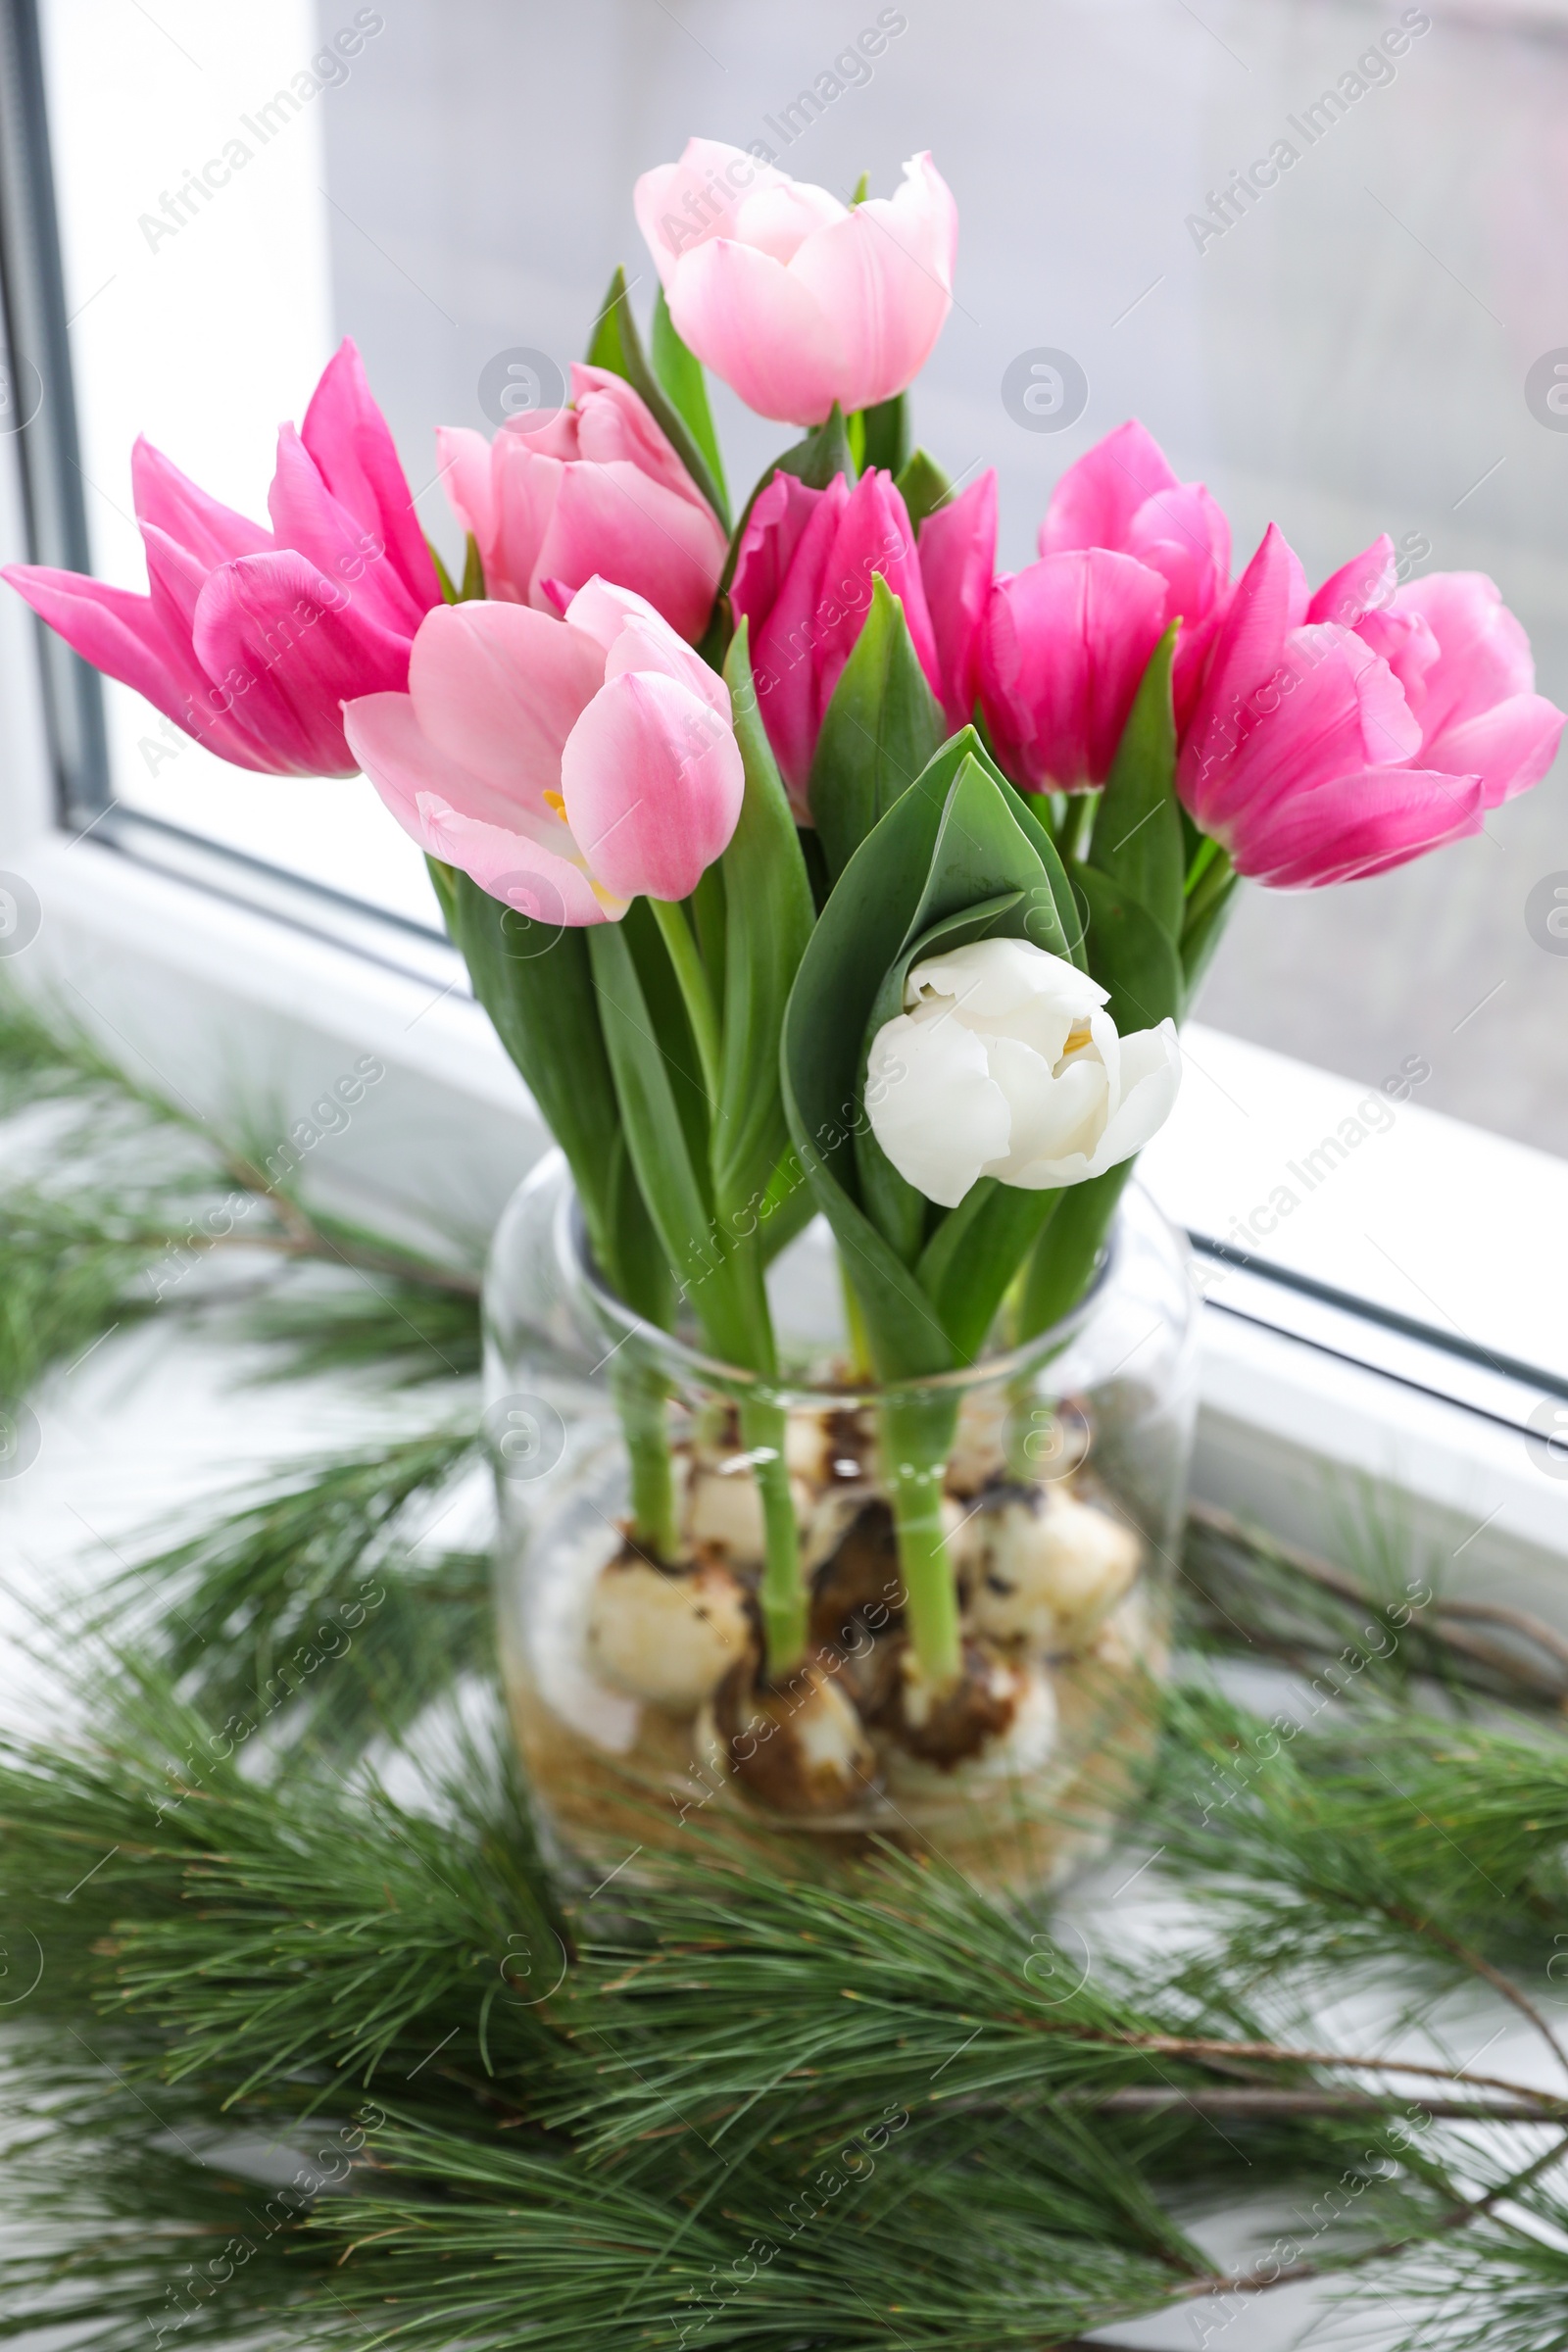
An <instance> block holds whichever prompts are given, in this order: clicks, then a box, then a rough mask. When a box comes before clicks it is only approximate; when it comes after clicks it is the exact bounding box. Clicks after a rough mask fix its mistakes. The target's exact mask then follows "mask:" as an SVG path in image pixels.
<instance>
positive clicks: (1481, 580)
mask: <svg viewBox="0 0 1568 2352" xmlns="http://www.w3.org/2000/svg"><path fill="white" fill-rule="evenodd" d="M1308 618H1309V619H1312V620H1317V619H1323V618H1333V619H1336V620H1339V621H1341V622H1342V623H1343V624H1344V625H1345V626H1346V627H1347V628H1353V629H1354V631H1355V633H1356V635H1357V636H1358V637H1360V638H1361V639H1362V640H1363V641H1364V642H1365V643H1366V644H1368V645H1370V646H1371V647H1372V649H1373V651H1374V652H1375V653H1379V654H1381V655H1382V656H1383V658H1384V659H1385V661H1386V662H1388V663H1389V665H1390V667H1391V668H1392V669H1393V671H1394V673H1395V675H1396V676H1397V678H1398V680H1399V683H1400V685H1401V686H1402V687H1403V688H1404V695H1405V700H1406V701H1407V702H1408V704H1409V706H1410V709H1411V711H1412V712H1413V714H1414V716H1415V718H1416V720H1417V721H1418V723H1419V725H1420V728H1421V748H1420V751H1419V753H1418V755H1417V756H1418V758H1419V760H1421V763H1422V765H1423V766H1426V767H1431V768H1437V769H1441V770H1442V771H1443V772H1444V773H1445V774H1446V775H1450V776H1467V775H1474V776H1476V777H1478V778H1479V780H1480V784H1481V800H1482V806H1483V807H1484V808H1487V809H1495V808H1496V807H1497V806H1498V804H1499V803H1500V802H1502V801H1511V800H1512V799H1513V798H1514V796H1515V794H1516V793H1521V792H1527V791H1528V790H1529V788H1530V786H1531V785H1532V784H1539V783H1540V781H1541V779H1542V777H1543V776H1544V774H1545V772H1546V770H1547V768H1548V767H1549V766H1550V765H1551V762H1552V760H1553V758H1554V757H1555V755H1556V750H1557V742H1558V738H1559V737H1560V735H1561V733H1562V729H1563V713H1562V712H1561V711H1559V710H1558V709H1557V707H1556V705H1555V704H1554V703H1549V702H1547V700H1546V698H1545V696H1544V695H1541V694H1537V693H1536V691H1535V685H1536V665H1535V662H1533V661H1532V659H1531V655H1530V640H1529V638H1528V637H1527V636H1526V635H1525V632H1524V630H1523V628H1522V627H1521V625H1520V623H1519V622H1518V621H1517V620H1516V619H1515V617H1514V615H1513V614H1512V613H1510V612H1509V611H1508V609H1507V607H1506V605H1504V603H1503V601H1502V597H1501V594H1500V592H1499V590H1498V589H1497V587H1496V584H1495V581H1492V580H1489V579H1488V578H1487V576H1486V574H1485V573H1484V572H1479V571H1438V572H1433V573H1432V574H1431V575H1430V576H1429V577H1428V578H1426V579H1424V580H1414V581H1412V582H1411V583H1410V584H1409V586H1408V587H1404V588H1400V587H1399V586H1398V585H1397V571H1396V567H1395V553H1394V545H1393V542H1392V541H1391V540H1390V539H1389V538H1388V537H1387V535H1385V536H1384V537H1382V538H1380V539H1376V540H1374V541H1373V543H1372V545H1371V546H1370V547H1369V548H1368V549H1367V550H1366V553H1365V554H1364V555H1361V556H1357V557H1356V558H1355V560H1354V562H1353V563H1350V564H1346V565H1345V566H1344V568H1343V569H1342V570H1340V571H1337V572H1336V573H1335V574H1334V576H1333V578H1332V579H1330V580H1327V581H1325V582H1324V584H1323V586H1322V587H1321V588H1320V589H1319V590H1318V592H1317V594H1316V596H1315V597H1314V598H1313V599H1312V605H1311V610H1310V612H1309V614H1308Z"/></svg>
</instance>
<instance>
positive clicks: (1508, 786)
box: [1421, 694, 1565, 809]
mask: <svg viewBox="0 0 1568 2352" xmlns="http://www.w3.org/2000/svg"><path fill="white" fill-rule="evenodd" d="M1564 723H1565V722H1564V717H1563V713H1562V712H1561V711H1559V710H1558V708H1557V706H1556V704H1555V703H1549V702H1547V700H1546V698H1545V696H1544V694H1515V695H1510V696H1509V698H1508V700H1507V701H1506V702H1502V703H1495V704H1494V705H1493V707H1492V709H1491V710H1490V711H1477V712H1476V714H1475V716H1474V717H1473V718H1464V719H1459V720H1457V721H1456V722H1455V723H1454V724H1453V725H1452V726H1448V727H1445V728H1444V729H1443V731H1442V733H1441V734H1440V735H1439V736H1438V737H1437V739H1436V741H1435V742H1432V743H1426V744H1423V745H1422V747H1421V757H1422V759H1423V760H1425V761H1426V762H1427V764H1428V765H1429V766H1431V767H1435V768H1441V769H1443V770H1444V771H1446V773H1447V774H1449V775H1455V776H1458V775H1475V776H1479V777H1480V779H1481V793H1482V799H1483V802H1484V803H1485V806H1486V807H1487V808H1489V809H1495V808H1496V807H1497V806H1498V805H1499V804H1500V803H1501V802H1503V801H1511V800H1512V799H1513V798H1514V797H1515V795H1516V794H1518V793H1521V792H1528V791H1529V789H1530V787H1531V785H1532V784H1539V783H1540V781H1541V779H1542V777H1543V776H1544V774H1545V772H1546V770H1547V768H1549V767H1550V765H1551V763H1552V761H1553V760H1554V759H1555V758H1556V756H1557V745H1558V743H1559V741H1560V740H1561V737H1562V731H1563V726H1564Z"/></svg>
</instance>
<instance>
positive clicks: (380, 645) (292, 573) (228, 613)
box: [191, 549, 409, 776]
mask: <svg viewBox="0 0 1568 2352" xmlns="http://www.w3.org/2000/svg"><path fill="white" fill-rule="evenodd" d="M191 639H192V644H193V645H194V647H195V652H196V658H197V660H198V661H199V662H201V665H202V667H203V668H204V669H205V670H206V671H207V673H208V675H209V676H210V677H211V678H213V679H214V680H215V681H217V682H218V683H219V684H220V685H221V686H222V687H223V688H224V689H225V690H227V691H230V692H232V694H233V695H234V697H235V698H236V702H237V703H238V706H239V707H240V708H241V709H242V710H243V712H244V723H245V725H246V727H247V728H248V729H249V730H251V731H253V732H254V733H256V734H258V735H261V736H263V737H265V739H266V741H267V742H268V743H269V744H271V745H275V746H276V748H277V750H278V753H279V756H280V757H287V758H289V759H291V760H292V762H293V764H294V765H295V766H297V767H298V768H299V769H300V770H301V772H302V773H304V774H307V775H323V776H329V775H349V774H352V772H353V767H354V762H353V760H352V759H351V758H350V756H349V751H348V746H347V743H346V741H345V739H344V734H343V721H342V714H341V710H340V705H341V703H342V702H343V701H344V700H345V699H346V698H347V697H349V696H352V695H357V694H362V693H364V692H365V691H366V689H367V687H368V688H369V689H370V690H371V691H372V692H376V691H382V690H391V691H395V690H396V689H398V688H399V687H401V686H403V685H404V684H405V683H406V682H407V678H408V664H409V641H408V639H407V637H404V636H402V635H400V634H398V633H396V632H395V631H393V630H391V629H386V628H383V627H381V626H380V625H379V623H377V622H376V621H374V620H373V619H371V618H370V617H369V616H368V614H367V613H364V612H363V611H362V610H361V609H360V608H359V607H358V606H357V605H355V604H353V603H352V602H351V600H350V598H349V596H348V593H347V591H346V590H345V589H342V588H340V587H338V586H336V585H335V584H334V583H333V582H332V581H330V580H328V579H325V578H323V576H322V574H321V573H320V572H319V571H318V570H317V568H316V566H315V565H314V564H310V563H308V562H307V560H306V559H305V557H303V556H300V555H296V554H295V553H294V552H293V551H292V550H291V549H279V550H278V552H277V553H276V554H275V555H269V556H242V557H240V558H239V560H238V561H237V562H236V563H233V564H224V565H223V566H222V567H221V569H220V570H218V571H215V572H214V573H213V574H212V577H211V578H210V579H209V580H208V582H207V585H206V587H205V588H204V589H203V590H202V593H201V596H200V598H199V600H198V602H197V606H196V616H195V621H194V624H193V627H192V631H191Z"/></svg>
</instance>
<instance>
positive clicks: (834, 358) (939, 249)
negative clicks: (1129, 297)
mask: <svg viewBox="0 0 1568 2352" xmlns="http://www.w3.org/2000/svg"><path fill="white" fill-rule="evenodd" d="M632 201H633V204H634V206H635V208H636V213H637V225H638V227H639V228H640V229H641V230H642V232H643V235H644V237H645V238H646V239H647V242H648V248H649V251H650V252H651V253H652V255H653V257H654V266H655V268H656V269H657V270H658V271H659V275H660V279H661V282H662V285H663V289H664V298H665V300H666V301H667V302H668V304H669V315H670V317H671V319H673V321H674V323H675V326H676V328H677V329H678V331H679V333H680V334H681V336H682V337H683V338H684V340H685V342H686V343H687V344H688V345H689V346H690V348H691V349H692V350H693V351H694V352H695V353H696V354H697V357H698V358H699V359H700V360H701V361H702V362H703V364H704V365H705V367H709V368H712V370H713V373H714V374H715V375H718V376H722V377H723V379H724V381H725V383H727V384H728V385H730V386H731V387H732V389H733V390H734V391H736V392H738V393H739V394H740V397H741V399H742V400H744V401H745V403H746V405H747V407H748V408H751V409H755V410H756V411H757V413H758V415H759V416H760V417H774V418H776V419H777V420H778V421H779V422H781V423H786V424H820V423H821V422H822V420H823V418H824V417H826V416H827V414H828V412H829V410H830V409H831V408H832V406H833V403H834V402H835V401H837V402H838V404H839V406H840V407H841V408H842V409H843V410H844V411H845V413H846V415H848V414H849V413H850V412H851V411H852V410H855V409H867V408H871V407H873V406H874V405H875V404H876V403H877V402H878V401H883V400H891V399H892V398H893V396H894V394H895V393H898V392H902V391H903V390H904V388H905V386H906V385H907V383H909V382H910V381H911V380H912V379H913V378H914V377H915V376H916V375H918V373H919V372H920V369H921V368H923V367H924V366H925V363H926V361H927V360H928V359H929V357H930V355H931V348H932V345H933V344H934V343H935V342H936V339H937V337H938V335H939V334H940V333H941V331H942V326H943V322H944V320H945V319H946V318H947V316H948V312H949V311H950V309H951V308H952V305H953V265H954V258H955V254H956V247H957V239H958V215H957V208H956V205H955V204H954V201H953V196H952V192H951V190H950V189H949V188H948V186H947V184H946V182H945V181H944V180H943V178H942V176H941V174H940V173H939V172H938V171H937V170H936V167H935V166H934V165H933V163H932V161H931V158H930V156H929V155H917V156H913V157H911V159H910V161H909V162H908V163H907V164H906V165H905V167H904V181H903V184H902V186H901V187H900V188H899V191H898V193H897V194H896V195H895V196H892V197H877V196H873V197H870V198H868V199H867V201H866V202H865V203H863V204H858V205H846V204H841V203H840V201H839V199H838V198H837V197H836V196H830V195H829V194H828V191H827V190H826V189H825V188H816V187H812V186H810V185H809V182H807V181H805V180H795V179H791V178H790V176H789V174H788V172H780V171H778V170H777V169H776V167H775V166H773V165H772V164H766V163H761V162H760V161H759V160H758V159H757V157H756V156H754V155H750V154H748V153H747V152H746V150H745V149H744V148H741V147H726V146H725V145H724V144H723V142H722V141H721V140H719V139H691V140H689V141H688V142H687V146H686V152H685V154H684V155H683V156H682V157H681V159H680V161H679V163H675V164H661V165H659V166H658V167H657V169H656V170H654V171H652V172H644V173H643V175H642V177H641V178H640V179H639V180H638V182H637V185H636V188H635V190H634V192H633V198H632Z"/></svg>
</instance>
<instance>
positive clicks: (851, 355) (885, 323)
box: [718, 154, 958, 424]
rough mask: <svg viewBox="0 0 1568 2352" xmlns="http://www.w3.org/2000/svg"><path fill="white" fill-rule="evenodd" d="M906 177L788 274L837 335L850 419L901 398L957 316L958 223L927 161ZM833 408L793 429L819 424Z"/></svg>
mask: <svg viewBox="0 0 1568 2352" xmlns="http://www.w3.org/2000/svg"><path fill="white" fill-rule="evenodd" d="M904 174H905V175H904V180H903V183H902V185H901V186H900V188H899V190H898V192H897V194H896V195H894V196H892V197H881V196H873V197H871V198H869V199H868V200H867V201H866V202H865V203H864V204H858V205H857V206H856V207H855V210H854V211H853V212H852V213H849V214H847V215H846V216H845V218H844V219H843V220H842V221H835V222H834V223H833V224H832V225H831V226H829V227H826V228H819V229H818V230H816V232H815V233H814V234H813V235H811V236H809V237H808V238H807V239H806V241H805V242H804V244H802V245H801V247H800V249H799V251H798V252H797V253H796V255H795V257H794V259H793V260H792V261H791V262H790V264H789V268H788V271H787V274H788V276H789V277H790V278H791V279H792V280H793V281H794V282H795V284H796V285H798V286H800V287H802V288H804V289H805V290H806V291H807V292H808V293H809V295H811V296H812V297H813V298H814V300H815V303H816V306H817V308H818V310H819V311H820V313H821V315H822V317H823V318H824V319H828V320H831V321H832V323H833V326H834V328H835V329H836V333H837V339H838V342H839V344H840V346H841V348H842V350H843V353H844V372H843V374H842V375H841V376H840V377H839V378H838V380H837V382H836V383H835V385H834V387H833V390H834V392H835V393H836V395H837V398H838V400H839V402H840V404H841V405H842V407H843V408H844V409H845V411H846V412H849V411H851V410H854V409H868V408H871V407H873V406H874V405H875V404H876V403H877V402H878V401H883V400H891V399H892V398H893V397H894V396H895V394H897V393H899V392H902V391H903V390H904V388H905V386H906V385H907V384H908V383H910V382H911V381H912V380H913V378H914V377H915V376H916V375H918V374H919V372H920V369H921V368H923V367H924V366H925V364H926V361H927V360H928V359H929V358H930V356H931V351H932V346H933V345H934V344H935V342H936V339H937V337H938V335H939V334H940V333H941V332H942V329H943V327H944V325H945V324H946V322H947V317H948V313H949V311H950V310H951V309H952V308H953V264H954V257H955V252H956V245H957V235H958V217H957V208H956V205H955V203H954V201H953V193H952V190H951V189H950V188H949V187H948V184H947V182H946V181H945V180H944V179H943V177H942V175H941V173H940V172H938V171H937V169H936V166H935V165H934V164H933V163H932V161H931V158H930V156H929V155H925V154H921V155H916V156H912V157H911V158H910V159H909V161H908V162H907V164H906V165H905V167H904ZM770 323H771V322H770ZM755 324H756V321H754V325H755ZM718 372H719V374H721V375H722V374H724V372H725V371H724V369H723V368H719V369H718ZM726 380H728V381H731V382H733V380H734V379H733V378H727V379H726ZM736 388H737V389H739V387H738V386H737V387H736ZM742 398H743V399H744V398H746V395H745V394H744V393H742ZM831 405H832V403H831V400H830V401H829V402H828V403H827V405H826V406H824V407H822V408H820V409H819V411H818V413H817V416H816V417H806V416H801V417H796V418H795V419H794V421H796V422H797V423H802V424H806V423H813V422H816V421H818V420H819V418H820V417H825V416H826V415H827V410H828V407H831ZM764 414H766V412H765V411H764Z"/></svg>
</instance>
